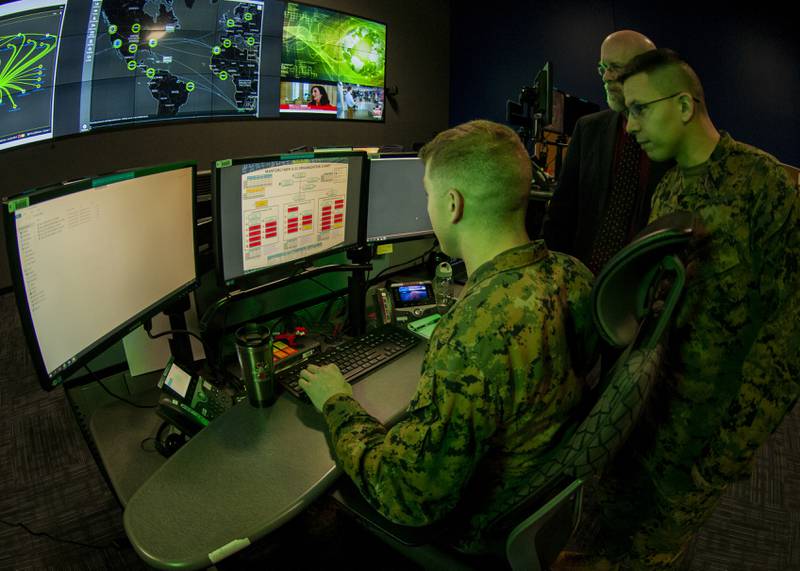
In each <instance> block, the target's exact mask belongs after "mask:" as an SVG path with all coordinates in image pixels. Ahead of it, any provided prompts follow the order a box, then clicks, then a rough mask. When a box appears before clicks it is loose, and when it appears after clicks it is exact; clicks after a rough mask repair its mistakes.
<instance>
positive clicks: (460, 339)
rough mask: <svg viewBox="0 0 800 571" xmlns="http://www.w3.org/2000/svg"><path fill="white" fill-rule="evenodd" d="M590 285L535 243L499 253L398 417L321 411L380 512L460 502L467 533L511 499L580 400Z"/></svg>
mask: <svg viewBox="0 0 800 571" xmlns="http://www.w3.org/2000/svg"><path fill="white" fill-rule="evenodd" d="M591 281H592V275H591V273H590V272H589V270H587V269H586V268H585V267H584V266H583V265H582V264H581V263H580V262H578V261H577V260H575V259H574V258H571V257H569V256H566V255H565V254H558V253H552V252H549V251H548V250H547V247H546V246H545V244H544V241H542V240H539V241H536V242H532V243H530V244H528V245H525V246H520V247H518V248H513V249H511V250H508V251H506V252H504V253H502V254H500V255H498V256H497V257H496V258H494V259H493V260H491V261H490V262H487V263H485V264H483V265H482V266H481V267H480V268H478V269H477V271H475V273H474V274H473V275H472V276H471V277H470V279H469V281H468V282H467V284H466V286H465V288H464V292H463V294H462V296H461V298H460V300H459V301H458V302H457V303H456V304H455V305H454V306H453V307H452V308H451V309H450V311H449V312H448V313H447V314H446V315H445V316H443V318H442V319H441V321H440V322H439V325H438V326H437V328H436V330H435V332H434V334H433V336H432V337H431V340H430V345H429V347H428V351H427V354H426V356H425V359H424V362H423V366H422V377H421V379H420V381H419V385H418V387H417V392H416V394H415V396H414V398H413V399H412V401H411V404H410V405H409V407H408V410H407V413H408V414H407V417H406V418H405V420H403V421H401V422H400V423H398V424H397V425H395V426H394V427H393V428H391V429H390V430H388V431H387V430H386V429H385V428H384V427H383V426H381V425H380V424H379V423H378V422H377V421H376V420H375V419H373V418H372V417H370V416H369V415H368V414H367V413H366V412H365V411H364V410H363V409H362V408H361V406H360V405H359V404H358V403H357V402H356V401H355V400H353V399H352V398H350V397H346V396H343V395H339V396H334V397H332V398H331V399H330V400H329V401H328V402H327V403H326V404H325V406H324V409H323V413H324V415H325V419H326V421H327V424H328V427H329V429H330V432H331V435H332V440H333V445H334V448H335V456H336V458H337V461H338V463H339V466H340V467H341V468H343V469H344V471H345V472H347V474H348V475H349V476H350V477H351V478H352V479H353V481H354V482H355V483H356V485H357V487H358V488H359V489H360V491H361V493H362V494H363V495H364V496H365V497H366V498H367V499H368V500H369V502H370V503H371V504H372V505H373V506H374V507H375V508H376V509H377V510H378V511H379V512H380V513H382V514H383V515H384V516H385V517H387V518H388V519H390V520H392V521H394V522H396V523H399V524H405V525H412V526H420V525H425V524H429V523H432V522H436V521H439V520H441V519H442V518H443V517H444V516H446V515H447V514H449V513H450V512H453V510H454V509H456V508H457V507H458V513H459V514H461V513H463V514H470V515H472V516H474V517H473V520H472V525H473V527H474V525H480V523H479V522H488V521H489V520H490V519H491V516H492V515H494V513H493V509H495V510H496V509H497V508H496V507H495V506H500V505H507V502H508V501H509V499H511V500H513V499H514V498H509V497H508V496H509V495H513V494H514V489H515V488H514V483H515V482H516V481H521V480H524V479H525V478H526V474H528V473H529V472H530V470H532V469H535V466H536V464H537V462H538V461H540V457H541V456H542V455H543V454H544V453H546V452H547V451H548V450H549V449H550V448H551V447H552V445H553V443H554V442H555V441H556V440H557V439H558V437H559V435H560V431H562V429H565V428H567V426H568V425H571V424H572V421H573V418H572V416H573V415H572V414H571V413H573V412H574V409H575V407H576V406H577V404H578V403H579V402H580V400H581V397H582V396H583V393H584V386H583V380H582V377H581V376H580V375H579V374H577V373H576V370H584V369H585V368H586V367H585V363H586V362H588V361H589V360H590V359H591V357H590V356H589V355H588V354H587V351H586V349H587V348H588V349H589V352H591V351H593V349H592V347H593V344H594V339H595V338H594V329H593V328H592V322H591V307H590V289H591ZM467 519H468V518H467ZM464 521H466V520H465V519H464V518H459V522H464ZM468 525H469V524H468ZM476 531H479V530H475V529H472V530H469V531H465V533H475V532H476Z"/></svg>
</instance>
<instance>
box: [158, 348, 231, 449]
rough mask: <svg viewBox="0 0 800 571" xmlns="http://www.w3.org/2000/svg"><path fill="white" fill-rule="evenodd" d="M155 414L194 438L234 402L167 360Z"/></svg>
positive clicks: (173, 359)
mask: <svg viewBox="0 0 800 571" xmlns="http://www.w3.org/2000/svg"><path fill="white" fill-rule="evenodd" d="M158 388H160V389H161V397H160V398H159V400H158V407H157V408H156V414H158V416H160V417H161V418H163V419H164V420H166V421H167V422H169V423H170V424H172V425H173V426H175V427H176V428H178V429H179V430H180V431H181V432H183V433H184V434H187V435H189V436H194V435H195V434H197V433H198V432H200V431H201V430H202V429H203V428H205V427H206V426H208V423H209V422H211V421H212V420H214V419H215V418H216V417H218V416H219V415H220V414H222V413H223V412H225V411H226V410H228V409H229V408H230V407H231V406H233V399H231V397H230V396H229V395H228V394H227V393H225V392H224V391H222V390H220V389H218V388H217V387H215V386H214V385H212V384H211V383H209V382H208V381H206V380H205V379H203V377H201V376H200V375H197V374H195V373H193V372H192V371H191V369H189V368H188V367H185V366H182V365H180V364H178V363H177V362H175V358H174V357H170V358H169V361H168V362H167V366H166V367H165V368H164V372H163V373H162V374H161V378H160V379H159V381H158Z"/></svg>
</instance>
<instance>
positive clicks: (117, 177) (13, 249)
mask: <svg viewBox="0 0 800 571" xmlns="http://www.w3.org/2000/svg"><path fill="white" fill-rule="evenodd" d="M184 168H191V171H192V172H191V181H192V193H191V195H192V197H191V208H192V221H193V224H192V241H193V244H194V247H193V256H192V257H193V263H194V279H193V280H192V281H190V282H189V283H187V284H184V285H183V286H181V287H179V288H178V289H176V290H175V291H173V292H172V293H171V294H169V295H167V296H166V297H164V298H163V299H161V300H158V301H157V302H155V303H154V304H152V305H151V306H150V307H148V308H146V309H144V310H142V311H140V312H139V313H137V314H136V315H133V316H131V317H130V318H129V319H127V320H126V321H125V322H123V323H122V324H121V325H119V326H118V327H116V328H115V329H113V330H112V331H109V332H108V333H106V334H105V335H103V336H102V337H101V338H100V339H98V340H97V341H96V342H95V343H94V344H92V345H91V346H89V347H87V348H85V349H84V350H83V351H81V352H80V353H78V354H77V355H75V362H74V363H72V364H70V365H68V366H65V367H64V368H63V369H62V370H61V371H59V372H58V373H56V374H55V375H53V376H52V377H51V376H50V374H49V373H48V372H47V368H46V366H45V363H44V358H43V356H42V350H41V347H40V346H39V342H38V338H37V336H36V329H35V327H34V324H33V318H32V316H31V311H30V307H29V305H28V296H27V293H26V289H25V280H24V277H23V274H22V265H21V262H20V252H19V245H18V243H17V233H16V218H15V216H14V212H13V211H11V208H10V204H11V203H13V202H15V201H17V200H20V199H22V200H27V201H28V205H34V204H38V203H41V202H46V201H48V200H53V199H56V198H59V197H62V196H67V195H69V194H73V193H76V192H81V191H83V190H88V189H91V188H95V187H99V186H105V184H111V183H114V182H119V181H122V180H130V179H132V178H140V177H142V176H147V175H151V174H158V173H162V172H168V171H172V170H179V169H184ZM196 177H197V164H196V163H194V162H180V163H171V164H167V165H159V166H154V167H145V168H138V169H127V170H122V171H115V172H112V173H105V174H101V175H95V176H91V177H86V178H82V179H79V180H77V181H70V182H63V183H55V184H51V185H46V186H41V187H37V188H34V189H29V190H26V191H23V192H22V193H19V194H16V195H14V196H11V197H7V198H6V199H4V200H3V218H4V224H3V227H4V230H5V238H6V250H7V253H8V262H9V268H10V270H11V279H12V286H13V289H14V296H15V297H16V302H17V309H18V311H19V317H20V322H21V324H22V329H23V332H24V334H25V339H26V341H27V344H28V350H29V352H30V355H31V361H32V362H33V368H34V370H35V371H36V376H37V378H38V379H39V384H40V385H41V387H42V389H44V390H45V391H51V390H53V389H54V388H56V387H57V386H59V385H61V384H69V380H70V377H71V376H72V375H74V374H75V373H76V372H77V371H79V370H80V369H81V368H83V367H84V366H85V365H86V364H88V363H89V361H91V360H92V359H93V358H95V357H97V356H98V355H100V354H101V353H102V352H104V351H106V350H107V349H108V348H109V347H111V346H112V345H114V344H115V343H117V342H119V340H120V339H122V338H123V337H125V336H126V335H128V334H129V333H131V332H132V331H134V330H135V329H137V328H138V327H139V326H140V325H141V324H142V323H143V322H144V321H146V320H147V319H150V318H152V317H153V316H155V315H157V314H158V313H159V312H161V311H163V309H164V308H165V307H166V306H168V305H170V304H171V303H173V302H174V301H176V300H178V299H180V298H182V297H184V296H186V295H188V294H189V292H191V291H192V290H194V289H195V288H197V287H198V285H199V283H200V276H199V273H198V272H199V264H198V254H197V216H196V203H197V186H196V182H197V180H196ZM98 183H105V184H98Z"/></svg>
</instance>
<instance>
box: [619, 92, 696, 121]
mask: <svg viewBox="0 0 800 571" xmlns="http://www.w3.org/2000/svg"><path fill="white" fill-rule="evenodd" d="M684 93H686V92H685V91H679V92H678V93H673V94H672V95H667V96H666V97H662V98H660V99H653V100H652V101H648V102H647V103H631V104H630V105H628V108H627V109H626V110H625V114H626V115H627V116H628V117H633V118H634V119H639V118H640V117H641V116H642V113H643V112H644V110H645V109H647V108H648V107H650V106H651V105H652V104H653V103H658V102H660V101H666V100H667V99H672V98H673V97H677V96H678V95H683V94H684ZM692 99H694V100H695V101H696V102H697V103H700V100H699V99H698V98H697V97H692Z"/></svg>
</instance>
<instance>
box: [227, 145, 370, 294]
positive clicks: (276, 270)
mask: <svg viewBox="0 0 800 571" xmlns="http://www.w3.org/2000/svg"><path fill="white" fill-rule="evenodd" d="M341 157H358V158H360V159H361V165H362V167H361V180H360V184H359V197H358V225H357V232H356V240H355V243H353V244H342V245H339V246H336V247H334V248H331V249H329V250H324V251H322V252H317V253H316V254H312V255H310V256H306V257H303V258H299V259H297V260H291V261H289V262H284V263H282V264H278V265H275V266H269V267H266V268H262V269H260V270H256V271H253V272H249V273H245V274H242V275H241V276H238V277H235V278H229V279H225V276H224V269H223V268H224V265H223V249H222V224H221V222H220V221H221V220H222V217H221V212H220V209H221V208H222V204H221V201H220V199H219V191H220V177H221V171H222V169H225V168H230V167H233V166H237V165H242V164H248V163H261V162H273V161H282V160H295V159H325V158H327V159H330V158H341ZM368 175H369V161H368V159H367V153H366V152H364V151H333V152H304V153H282V154H275V155H266V156H263V157H243V158H238V159H225V160H219V161H214V162H213V165H212V169H211V201H212V212H213V214H212V217H213V219H214V230H213V234H214V272H215V273H216V275H217V284H218V285H219V286H220V287H222V288H223V289H224V290H226V291H235V290H246V289H250V288H252V287H257V286H262V285H263V284H265V283H268V282H270V281H273V280H278V279H281V280H282V279H283V278H291V277H292V276H293V274H295V273H296V274H297V275H296V276H294V277H296V278H297V279H301V278H302V275H301V272H302V271H303V270H304V269H307V268H309V267H310V264H311V263H312V262H313V261H314V260H317V259H319V258H325V257H328V256H331V255H334V254H338V253H341V252H345V251H347V250H349V249H351V248H360V247H363V246H364V244H365V239H366V232H367V200H368V192H367V184H368V181H369V178H368Z"/></svg>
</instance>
